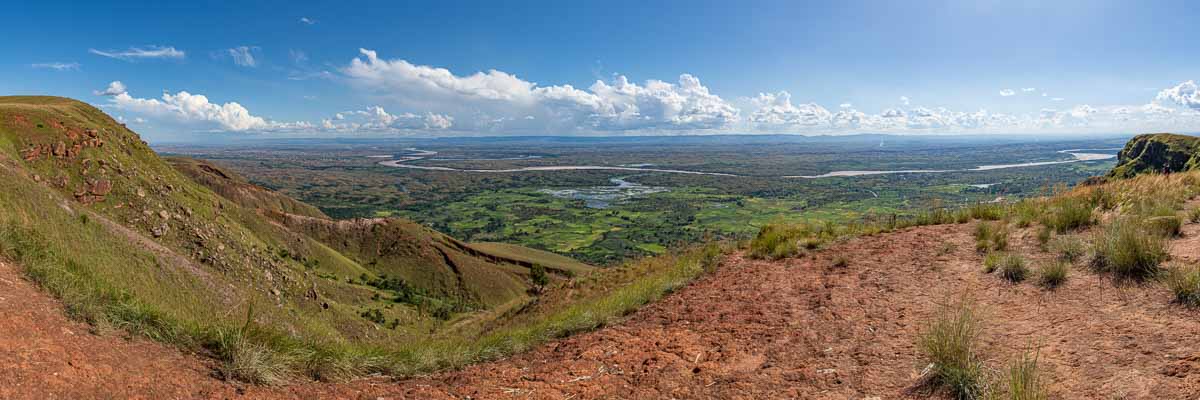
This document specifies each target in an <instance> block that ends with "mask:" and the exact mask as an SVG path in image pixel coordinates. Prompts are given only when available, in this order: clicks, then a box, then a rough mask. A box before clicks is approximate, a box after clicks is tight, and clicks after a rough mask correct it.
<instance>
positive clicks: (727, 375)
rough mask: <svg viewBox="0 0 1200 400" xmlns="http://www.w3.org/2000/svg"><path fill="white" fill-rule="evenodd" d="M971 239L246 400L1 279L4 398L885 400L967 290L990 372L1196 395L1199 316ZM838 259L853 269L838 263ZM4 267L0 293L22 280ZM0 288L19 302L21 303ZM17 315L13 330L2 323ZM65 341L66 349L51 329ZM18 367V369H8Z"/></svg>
mask: <svg viewBox="0 0 1200 400" xmlns="http://www.w3.org/2000/svg"><path fill="white" fill-rule="evenodd" d="M971 227H972V225H971V224H964V225H946V226H932V227H921V228H914V229H909V230H905V231H902V232H897V233H892V234H888V235H883V236H875V237H865V238H858V239H853V240H849V241H847V242H844V243H839V244H836V245H834V246H831V248H829V249H827V250H824V251H821V252H819V253H817V254H816V255H815V256H810V257H805V258H802V259H790V260H784V261H779V262H767V261H757V260H749V259H745V258H742V257H741V256H740V255H733V256H730V257H729V259H727V260H726V263H725V267H724V268H722V269H721V270H719V271H718V272H717V273H716V274H714V275H712V276H708V277H705V278H703V279H701V280H699V281H697V282H695V283H694V284H692V285H691V286H689V287H688V288H686V289H683V290H681V291H679V292H678V293H676V294H674V295H671V296H668V297H667V298H666V299H664V300H663V301H661V302H659V303H657V304H653V305H650V306H647V307H646V308H644V309H643V310H641V311H638V312H637V313H635V314H633V315H632V316H631V317H630V318H629V319H628V320H627V321H625V322H623V323H621V324H619V325H616V326H611V327H608V328H605V329H602V330H599V331H596V332H590V333H585V334H581V335H577V336H574V337H571V338H568V339H564V340H560V341H556V342H553V343H549V344H547V345H544V346H541V347H539V348H537V349H535V350H533V351H531V352H528V353H525V354H520V355H516V356H514V357H511V358H508V359H505V360H500V361H497V362H492V363H485V364H480V365H475V366H471V367H468V368H466V369H464V370H461V371H453V372H446V373H441V374H436V375H432V376H428V377H422V378H417V379H410V380H404V381H399V382H397V381H392V380H388V379H384V378H378V379H367V380H360V381H355V382H350V383H345V384H321V383H305V384H297V385H292V386H287V387H278V388H264V387H244V388H242V389H244V391H243V390H241V389H239V388H238V387H235V386H232V385H231V384H228V383H225V382H221V381H218V380H217V379H215V378H212V377H211V373H210V372H209V370H208V369H207V365H206V363H205V362H204V361H197V359H195V358H192V357H186V356H181V355H178V354H177V353H176V352H171V351H166V350H164V349H161V347H160V346H157V345H155V344H151V343H145V342H143V341H132V342H129V341H125V340H122V339H117V338H109V337H96V336H91V335H88V334H86V333H84V332H85V331H84V330H85V329H86V328H85V327H83V326H80V325H78V324H75V323H71V322H68V321H66V320H65V319H64V318H63V317H61V316H60V315H59V314H60V313H61V312H60V311H59V310H58V309H57V308H56V307H57V306H56V305H55V304H54V302H52V301H50V300H46V298H45V295H42V294H39V293H36V292H34V290H33V288H31V287H29V285H28V284H27V283H24V282H23V281H21V282H17V283H15V284H14V283H8V282H3V281H0V284H3V285H5V286H3V287H0V289H4V291H3V293H4V294H3V295H0V296H3V297H5V299H6V300H5V301H0V312H3V314H0V318H3V319H5V320H6V321H4V322H5V323H3V324H0V334H3V335H0V338H14V337H20V338H22V339H21V340H19V341H14V340H12V339H0V363H2V364H0V365H5V366H7V365H17V366H18V367H15V368H14V367H0V368H5V370H4V371H0V398H20V397H22V396H15V395H14V394H22V393H23V392H22V390H28V388H31V387H41V388H43V389H47V390H48V391H51V392H54V393H61V394H63V395H62V396H60V397H80V396H72V394H77V393H86V394H93V395H94V396H93V397H100V398H103V397H108V396H111V397H118V398H120V397H128V396H129V395H130V394H140V395H142V396H143V397H147V398H172V397H174V398H191V397H197V398H239V397H242V398H346V399H376V398H388V399H395V398H419V399H424V398H434V399H441V398H446V399H449V398H474V399H491V398H501V399H504V398H520V399H525V398H531V399H568V398H570V399H596V398H730V399H742V398H745V399H750V398H817V399H868V398H879V399H889V398H898V397H903V396H904V394H903V393H904V391H905V389H906V388H908V387H909V386H910V385H912V384H913V382H914V381H916V379H917V376H918V374H919V372H920V370H921V368H922V367H923V365H922V363H921V362H920V360H919V358H918V356H917V354H916V351H915V348H914V345H913V343H914V338H915V337H916V335H917V332H918V331H919V330H920V327H921V324H922V323H923V322H924V321H926V320H927V319H928V317H929V316H930V315H931V313H932V311H933V310H934V309H935V307H936V303H937V302H940V301H942V300H944V299H946V298H947V297H948V296H951V295H954V294H957V293H961V292H963V291H968V292H970V293H972V294H973V295H974V297H975V298H976V299H977V300H978V302H979V303H980V304H981V305H982V306H983V307H984V309H985V310H986V314H987V321H988V326H987V327H986V330H985V333H984V335H983V341H984V343H985V345H984V349H983V350H984V352H985V354H986V355H987V356H988V357H989V358H990V359H992V361H991V365H993V366H997V367H998V366H1000V365H1002V363H1003V362H1004V361H1006V360H1009V359H1011V358H1012V357H1013V356H1015V355H1016V354H1018V353H1019V352H1020V351H1022V350H1023V349H1024V348H1027V347H1029V346H1033V345H1040V346H1041V353H1040V355H1041V360H1042V361H1043V363H1044V365H1045V366H1046V367H1047V369H1048V370H1049V372H1050V380H1051V382H1052V383H1051V385H1050V387H1051V388H1052V394H1053V396H1054V398H1066V399H1110V398H1165V399H1195V398H1197V397H1200V346H1197V343H1200V312H1197V311H1190V310H1186V309H1183V308H1181V307H1178V306H1174V305H1171V304H1170V303H1169V294H1168V293H1167V292H1166V291H1165V289H1162V288H1161V287H1159V286H1140V287H1129V286H1126V287H1117V286H1114V285H1113V283H1112V282H1109V281H1106V280H1103V279H1102V278H1101V277H1099V276H1097V275H1095V274H1092V273H1091V272H1088V271H1087V270H1086V269H1084V268H1082V267H1076V268H1074V269H1073V270H1072V271H1071V275H1070V278H1069V280H1068V281H1067V283H1066V284H1065V285H1064V286H1063V287H1061V288H1059V289H1057V290H1055V291H1046V290H1044V289H1042V288H1040V287H1038V286H1036V285H1035V284H1034V283H1032V282H1025V283H1022V284H1019V285H1011V284H1007V283H1004V282H1003V281H1002V280H1001V279H1000V278H999V277H998V276H995V275H987V274H984V273H983V272H982V271H981V262H982V257H981V256H979V255H978V254H976V253H975V251H974V246H973V240H972V238H971V236H970V230H971ZM1186 232H1187V236H1185V238H1184V239H1180V240H1178V241H1176V243H1175V244H1174V245H1173V252H1175V253H1176V255H1177V258H1179V259H1184V258H1185V257H1187V258H1190V259H1191V260H1196V258H1195V257H1196V256H1195V253H1194V252H1195V251H1196V250H1195V248H1196V246H1193V245H1191V244H1193V243H1196V240H1198V239H1197V238H1200V226H1197V225H1194V224H1192V225H1188V226H1187V228H1186ZM1013 242H1014V246H1015V247H1016V250H1018V251H1020V252H1021V253H1022V254H1026V255H1028V256H1030V257H1031V258H1033V259H1034V260H1032V265H1033V267H1034V268H1036V266H1037V262H1038V260H1039V259H1043V258H1046V257H1048V255H1047V254H1045V253H1042V252H1040V251H1038V250H1036V249H1035V247H1034V244H1033V239H1032V231H1025V232H1019V233H1017V234H1016V236H1015V237H1014V241H1013ZM839 254H841V255H846V256H847V257H848V259H849V260H850V263H849V265H848V266H846V267H840V268H839V267H834V266H833V262H832V258H833V257H834V255H839ZM2 270H3V271H4V272H3V275H0V276H3V277H4V279H6V280H7V281H14V280H16V281H19V280H20V278H17V277H16V275H15V273H14V272H12V271H11V268H3V269H2ZM9 286H13V287H15V288H19V289H20V290H18V291H21V292H22V293H21V294H19V296H21V297H19V298H20V299H21V300H18V302H17V303H13V302H12V300H11V296H13V294H11V292H12V290H10V289H9ZM30 298H31V299H34V300H32V301H29V300H26V299H30ZM17 310H23V311H24V312H25V314H24V315H21V314H20V313H17V314H14V312H17ZM14 317H15V318H17V321H16V323H17V324H18V325H20V326H23V328H20V327H18V328H13V325H14V324H12V323H8V321H7V320H8V319H12V318H14ZM22 321H24V322H22ZM64 326H65V327H74V328H71V329H75V331H74V334H72V335H68V334H65V333H62V332H60V330H61V329H63V327H64ZM14 335H20V336H14ZM42 349H44V350H42ZM84 349H87V350H86V351H84ZM72 351H77V352H75V353H72ZM21 354H25V355H26V356H25V357H26V358H25V359H24V361H21V362H16V361H10V360H16V358H15V356H14V355H21ZM114 354H119V355H120V356H116V355H114ZM69 360H80V361H78V362H87V363H90V364H88V365H94V366H93V367H91V368H92V371H101V370H102V371H104V372H93V373H91V374H90V375H86V374H81V375H78V376H79V378H77V379H71V380H66V379H59V378H50V377H49V375H50V374H51V373H54V372H58V373H60V374H63V373H66V372H69V371H70V368H72V367H71V366H70V365H67V364H66V361H69ZM27 368H35V370H33V371H29V370H27ZM160 376H161V377H162V378H158V377H160ZM96 380H101V381H102V382H96ZM18 384H19V386H14V385H18ZM14 387H15V388H18V389H19V390H16V391H13V388H14ZM21 388H24V389H21ZM5 390H9V392H5ZM25 394H28V393H25ZM29 397H37V398H43V397H44V396H29ZM81 397H85V398H86V397H88V396H81Z"/></svg>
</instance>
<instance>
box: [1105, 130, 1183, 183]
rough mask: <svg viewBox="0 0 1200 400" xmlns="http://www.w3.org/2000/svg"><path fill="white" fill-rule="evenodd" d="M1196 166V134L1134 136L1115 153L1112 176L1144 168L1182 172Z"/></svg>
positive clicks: (1120, 176)
mask: <svg viewBox="0 0 1200 400" xmlns="http://www.w3.org/2000/svg"><path fill="white" fill-rule="evenodd" d="M1195 169H1200V137H1195V136H1186V135H1177V134H1173V133H1152V134H1144V135H1137V136H1134V137H1133V139H1130V140H1129V142H1128V143H1126V144H1125V148H1124V149H1122V150H1121V152H1120V153H1119V154H1118V155H1117V165H1116V166H1115V167H1113V169H1112V171H1110V172H1109V173H1108V176H1109V177H1112V178H1129V177H1132V176H1134V175H1138V174H1142V173H1147V172H1162V173H1171V172H1183V171H1191V170H1195Z"/></svg>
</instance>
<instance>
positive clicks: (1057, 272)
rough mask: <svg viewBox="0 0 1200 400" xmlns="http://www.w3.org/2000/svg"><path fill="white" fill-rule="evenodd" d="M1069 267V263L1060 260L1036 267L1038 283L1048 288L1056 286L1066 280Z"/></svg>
mask: <svg viewBox="0 0 1200 400" xmlns="http://www.w3.org/2000/svg"><path fill="white" fill-rule="evenodd" d="M1070 269H1071V267H1070V264H1067V263H1066V262H1063V261H1061V260H1059V261H1050V262H1047V263H1045V264H1042V266H1041V267H1040V268H1038V283H1039V284H1041V285H1042V286H1043V287H1046V288H1048V289H1053V288H1057V287H1059V286H1061V285H1062V284H1063V283H1065V282H1066V281H1067V273H1068V272H1069V271H1070Z"/></svg>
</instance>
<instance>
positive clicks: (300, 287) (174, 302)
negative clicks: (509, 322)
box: [0, 97, 535, 381]
mask: <svg viewBox="0 0 1200 400" xmlns="http://www.w3.org/2000/svg"><path fill="white" fill-rule="evenodd" d="M180 171H182V172H180ZM0 177H2V179H0V256H3V257H5V258H8V259H10V260H11V261H15V263H16V264H17V265H19V266H20V267H22V268H23V269H24V271H25V272H26V273H27V274H28V275H29V276H31V277H33V278H34V279H35V280H36V281H37V282H38V283H39V284H41V285H42V286H44V287H45V288H46V289H48V290H49V291H50V292H52V293H54V294H55V295H56V296H58V297H60V298H63V299H64V300H65V301H66V303H67V304H68V306H69V307H70V309H71V311H72V313H73V314H75V316H77V317H80V318H82V319H85V320H87V321H89V322H92V323H94V324H97V325H104V326H119V327H124V328H127V329H129V330H131V331H134V332H136V333H142V334H145V335H147V336H150V337H155V338H159V339H162V340H164V341H167V342H170V343H174V344H177V345H181V346H183V347H185V348H189V349H197V350H202V351H207V352H211V353H212V354H213V355H214V356H216V357H218V358H220V359H222V360H223V361H225V362H226V363H227V367H229V369H228V370H226V371H225V373H226V374H228V375H231V376H233V377H238V378H243V379H250V380H256V381H259V380H261V381H271V380H277V379H282V378H285V376H282V375H279V376H273V375H270V374H268V375H266V376H264V375H262V374H257V373H256V374H253V376H239V374H242V373H243V372H244V371H242V370H239V369H237V367H238V365H240V364H242V363H245V362H249V361H252V360H248V359H247V357H259V358H261V357H268V358H269V357H282V358H281V359H280V360H285V361H280V360H276V361H277V362H280V363H281V364H291V365H283V366H282V368H283V369H285V370H288V371H291V372H301V373H306V374H308V375H310V376H313V377H317V378H322V377H330V376H343V375H355V374H358V373H365V372H371V371H391V370H393V369H394V368H399V367H411V366H397V365H395V363H397V362H403V361H396V362H389V363H381V362H380V361H379V358H378V357H377V356H376V355H373V353H371V351H393V352H401V351H402V349H400V348H397V347H396V346H399V345H410V344H416V343H417V339H423V338H429V337H431V336H430V332H438V331H439V330H440V329H441V328H442V327H444V326H452V322H454V321H456V320H459V319H463V320H470V321H474V320H477V319H478V317H475V316H473V315H472V314H473V312H474V311H483V310H485V309H486V308H488V307H492V306H496V305H500V304H507V303H512V302H522V301H527V300H528V298H529V295H527V293H528V292H530V291H531V289H532V288H533V287H534V286H535V285H534V283H533V282H532V279H531V278H530V268H529V267H530V265H528V263H524V262H521V261H520V260H512V259H508V258H504V257H499V256H493V255H491V254H486V253H483V252H478V251H475V250H474V249H470V248H468V247H466V246H464V245H462V244H461V243H459V242H457V241H455V240H453V239H452V238H448V237H446V236H444V235H442V234H440V233H437V232H434V231H432V230H429V229H427V228H424V227H421V226H419V225H416V224H413V223H411V222H409V221H404V220H397V219H390V220H377V221H346V222H335V221H331V220H328V219H327V218H326V217H325V216H324V214H322V213H321V212H320V211H319V210H317V209H316V208H314V207H311V206H309V205H306V204H304V203H301V202H298V201H295V200H292V199H290V198H287V197H286V196H282V195H279V194H277V193H273V192H270V191H268V190H266V189H263V188H261V187H257V186H255V185H252V184H250V183H248V182H246V181H245V180H244V179H242V178H240V177H238V176H236V175H234V174H231V173H229V172H228V171H225V170H223V169H221V168H219V167H216V166H214V165H211V164H208V163H204V162H199V161H195V160H186V159H174V160H172V162H171V163H167V162H165V161H164V160H162V159H161V158H159V157H158V155H157V154H155V153H154V151H152V150H151V149H150V147H149V146H147V145H146V143H144V142H143V141H141V139H140V138H139V137H138V136H137V134H135V133H134V132H132V131H130V130H129V129H128V128H127V127H125V126H124V125H123V124H121V123H118V122H117V121H115V120H113V119H112V118H110V117H109V116H107V115H105V114H104V113H103V112H101V111H100V110H98V109H96V108H94V107H92V106H90V105H87V104H84V103H81V102H78V101H74V100H70V99H64V98H57V97H0ZM310 235H311V236H310ZM489 315H490V314H489ZM446 320H450V321H446ZM454 326H455V328H456V329H460V330H461V329H462V328H461V326H457V325H454ZM389 348H391V349H392V350H388V349H389ZM255 349H267V350H269V352H266V353H263V352H261V350H255ZM368 349H373V350H368ZM255 352H259V353H255ZM255 354H259V355H255ZM262 354H267V355H262ZM271 354H274V355H271ZM397 354H399V353H397ZM364 357H367V358H369V357H376V358H374V359H373V360H374V362H353V361H352V360H356V359H359V358H364ZM259 361H260V362H262V360H259ZM293 367H295V368H293ZM331 368H332V369H331ZM297 369H298V371H296V370H297ZM289 373H290V372H289ZM284 375H286V374H284Z"/></svg>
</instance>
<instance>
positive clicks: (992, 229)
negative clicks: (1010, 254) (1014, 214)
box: [975, 221, 1008, 252]
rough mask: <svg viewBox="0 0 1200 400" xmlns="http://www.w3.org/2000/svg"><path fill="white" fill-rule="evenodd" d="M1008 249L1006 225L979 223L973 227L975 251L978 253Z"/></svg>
mask: <svg viewBox="0 0 1200 400" xmlns="http://www.w3.org/2000/svg"><path fill="white" fill-rule="evenodd" d="M1006 249H1008V225H1007V224H1005V223H1004V222H1003V221H997V222H980V223H979V224H978V225H975V250H977V251H979V252H986V251H1003V250H1006Z"/></svg>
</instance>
